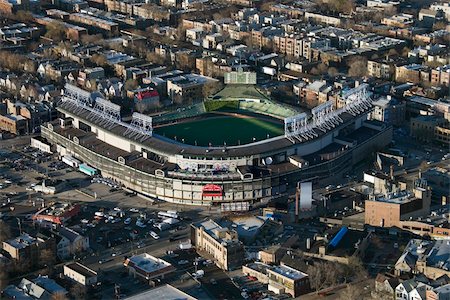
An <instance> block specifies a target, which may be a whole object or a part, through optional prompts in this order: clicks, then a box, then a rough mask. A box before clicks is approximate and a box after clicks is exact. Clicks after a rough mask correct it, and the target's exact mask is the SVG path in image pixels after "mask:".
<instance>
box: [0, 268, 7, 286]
mask: <svg viewBox="0 0 450 300" xmlns="http://www.w3.org/2000/svg"><path fill="white" fill-rule="evenodd" d="M8 283H9V274H8V272H7V271H6V270H5V269H0V291H2V290H3V289H4V288H5V287H7V286H8Z"/></svg>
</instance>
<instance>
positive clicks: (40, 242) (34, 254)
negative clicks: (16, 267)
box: [2, 233, 54, 264]
mask: <svg viewBox="0 0 450 300" xmlns="http://www.w3.org/2000/svg"><path fill="white" fill-rule="evenodd" d="M53 246H54V240H52V239H51V238H48V237H46V236H43V235H37V236H36V237H33V236H31V235H29V234H28V233H23V234H21V235H19V236H17V237H15V238H13V239H9V240H7V241H4V242H3V246H2V247H3V250H4V251H6V252H8V254H9V255H10V256H11V258H12V259H14V260H16V261H18V262H22V263H30V264H35V263H38V262H39V255H40V253H41V251H42V250H44V249H52V247H53ZM53 249H54V248H53Z"/></svg>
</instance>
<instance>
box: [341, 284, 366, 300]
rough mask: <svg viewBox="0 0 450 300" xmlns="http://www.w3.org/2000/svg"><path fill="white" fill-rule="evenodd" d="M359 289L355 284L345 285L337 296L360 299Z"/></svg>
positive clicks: (345, 299) (343, 298)
mask: <svg viewBox="0 0 450 300" xmlns="http://www.w3.org/2000/svg"><path fill="white" fill-rule="evenodd" d="M362 292H363V291H361V290H360V289H359V288H358V287H357V286H356V285H354V284H352V285H347V287H346V288H345V290H344V291H343V292H342V293H341V295H340V296H339V300H351V299H361V294H362Z"/></svg>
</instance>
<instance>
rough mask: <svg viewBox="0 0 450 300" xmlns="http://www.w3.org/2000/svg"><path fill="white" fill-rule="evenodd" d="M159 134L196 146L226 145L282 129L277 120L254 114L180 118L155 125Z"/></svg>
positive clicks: (277, 132) (262, 137)
mask: <svg viewBox="0 0 450 300" xmlns="http://www.w3.org/2000/svg"><path fill="white" fill-rule="evenodd" d="M155 132H156V133H157V134H159V135H162V136H165V137H168V138H172V139H176V140H177V141H180V142H182V141H183V139H184V143H186V144H191V145H195V144H197V145H198V146H208V144H209V143H211V144H212V145H213V146H222V145H223V144H224V142H226V144H227V146H233V145H239V144H241V145H242V144H246V143H249V142H252V140H253V138H256V140H257V141H260V140H263V139H267V135H269V137H275V136H278V135H281V134H283V133H284V126H283V124H281V123H276V122H270V121H266V120H261V119H259V118H256V117H245V118H240V117H233V116H219V117H213V118H207V119H200V120H195V121H190V122H183V123H178V124H174V125H169V126H163V127H159V128H156V129H155Z"/></svg>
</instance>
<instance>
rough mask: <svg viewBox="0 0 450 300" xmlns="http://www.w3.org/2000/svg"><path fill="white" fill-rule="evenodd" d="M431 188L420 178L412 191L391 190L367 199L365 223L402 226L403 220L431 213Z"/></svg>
mask: <svg viewBox="0 0 450 300" xmlns="http://www.w3.org/2000/svg"><path fill="white" fill-rule="evenodd" d="M430 204H431V190H430V189H429V187H428V186H427V185H426V182H424V181H423V180H418V181H416V183H415V186H414V188H413V190H412V191H409V190H392V189H391V190H390V191H388V192H387V193H385V194H378V195H373V196H371V198H369V199H368V200H366V206H365V223H366V224H368V225H371V226H379V227H393V226H397V227H401V221H402V220H407V219H408V218H410V217H416V216H425V215H428V214H429V213H430Z"/></svg>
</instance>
